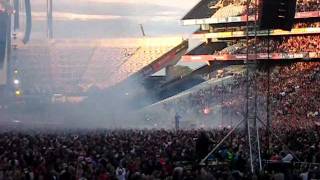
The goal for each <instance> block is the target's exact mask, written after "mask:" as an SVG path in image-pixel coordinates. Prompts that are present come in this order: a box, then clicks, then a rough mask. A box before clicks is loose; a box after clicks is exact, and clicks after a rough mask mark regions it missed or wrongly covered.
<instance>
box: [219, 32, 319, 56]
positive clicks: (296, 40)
mask: <svg viewBox="0 0 320 180" xmlns="http://www.w3.org/2000/svg"><path fill="white" fill-rule="evenodd" d="M319 50H320V36H319V35H303V36H285V37H280V38H279V37H272V38H258V39H257V41H256V43H255V40H254V39H250V40H249V53H250V54H253V53H254V51H256V52H257V53H268V52H269V53H307V52H319ZM215 53H216V54H219V55H223V54H246V53H247V42H246V41H245V40H236V41H231V42H228V46H227V47H226V48H224V49H222V50H221V51H218V52H215Z"/></svg>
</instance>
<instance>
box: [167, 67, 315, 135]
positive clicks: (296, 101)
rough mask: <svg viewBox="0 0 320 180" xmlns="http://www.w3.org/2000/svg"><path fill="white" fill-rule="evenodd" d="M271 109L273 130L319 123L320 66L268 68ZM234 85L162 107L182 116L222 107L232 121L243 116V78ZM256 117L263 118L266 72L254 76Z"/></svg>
mask: <svg viewBox="0 0 320 180" xmlns="http://www.w3.org/2000/svg"><path fill="white" fill-rule="evenodd" d="M271 68H272V70H271V71H272V73H271V75H270V76H271V77H270V99H271V101H270V102H271V103H270V107H271V117H272V123H273V127H274V128H276V129H279V128H280V127H285V128H291V129H300V128H309V127H312V126H315V125H317V124H319V123H320V104H319V102H320V96H319V93H318V92H320V88H319V87H320V86H319V85H320V84H319V83H320V81H319V80H320V63H318V62H309V63H294V64H289V65H286V66H275V67H271ZM233 79H234V82H233V83H231V84H230V83H229V84H227V83H226V82H225V83H223V81H222V82H219V83H217V84H215V85H211V86H207V87H206V88H203V89H201V90H199V91H196V92H192V93H190V94H189V95H188V97H183V98H177V99H176V100H173V101H171V102H167V103H166V104H165V107H166V109H168V110H170V109H171V110H172V109H175V110H176V111H177V112H179V114H180V115H182V116H184V115H185V114H186V113H187V112H188V111H190V110H192V111H195V112H196V113H199V114H203V109H206V108H208V107H213V106H214V105H217V104H219V105H222V106H223V107H224V109H225V111H224V114H225V115H224V116H225V119H226V120H227V119H228V118H233V116H235V115H236V114H239V113H242V112H244V104H245V97H246V96H245V92H246V84H247V80H246V77H245V75H244V74H233ZM256 83H257V86H258V96H259V98H258V105H259V112H258V113H259V115H261V117H262V118H265V117H266V101H267V100H266V97H267V88H266V87H267V86H268V78H267V73H266V71H265V70H261V71H259V73H258V76H257V81H256Z"/></svg>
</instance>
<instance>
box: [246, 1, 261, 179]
mask: <svg viewBox="0 0 320 180" xmlns="http://www.w3.org/2000/svg"><path fill="white" fill-rule="evenodd" d="M250 6H253V8H252V9H250ZM250 10H251V11H252V13H253V15H254V23H253V24H250V23H249V15H250ZM258 14H259V2H258V0H247V15H246V43H247V53H246V60H245V65H246V105H245V123H246V130H247V138H248V146H249V155H250V159H249V163H250V168H251V173H252V174H255V173H256V172H258V171H262V162H261V147H260V138H259V137H260V136H259V126H258V123H257V122H258V113H257V111H258V107H257V99H258V94H257V92H258V89H257V88H258V87H257V82H256V78H257V47H256V45H257V43H258V40H257V30H258V29H257V28H258ZM252 26H253V27H252ZM251 27H252V28H251ZM251 29H253V31H254V38H253V40H250V38H249V36H250V34H249V33H250V31H251ZM252 43H253V45H252V46H251V44H252ZM250 47H252V48H251V49H250Z"/></svg>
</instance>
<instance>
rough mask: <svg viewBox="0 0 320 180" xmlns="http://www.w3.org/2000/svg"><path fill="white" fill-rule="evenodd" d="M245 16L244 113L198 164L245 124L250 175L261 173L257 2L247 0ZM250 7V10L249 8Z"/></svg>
mask: <svg viewBox="0 0 320 180" xmlns="http://www.w3.org/2000/svg"><path fill="white" fill-rule="evenodd" d="M246 3H247V8H246V9H247V15H246V43H247V44H246V45H247V52H246V60H245V62H244V63H245V65H246V74H245V75H246V76H245V78H246V93H245V98H246V101H245V105H244V106H245V112H244V113H243V116H244V118H243V120H241V121H239V122H238V123H237V124H236V125H235V126H234V127H233V129H232V130H231V131H230V132H229V133H228V134H227V135H226V136H225V137H224V138H223V139H222V140H221V141H220V142H219V143H218V144H217V145H216V146H215V147H214V148H213V149H212V150H211V152H209V154H208V155H207V156H206V157H204V158H203V159H202V160H201V162H200V164H205V161H206V160H207V159H208V158H209V157H210V156H211V155H212V154H213V153H214V152H215V151H216V150H217V149H218V148H219V147H220V146H221V145H222V144H223V143H224V141H225V140H226V139H227V138H229V137H230V136H231V134H232V133H233V132H234V131H235V130H236V129H237V128H239V127H240V125H241V124H243V123H245V128H244V131H245V134H246V135H247V140H248V149H249V161H248V162H249V167H250V172H251V173H252V174H257V173H259V172H261V171H262V161H261V144H260V138H259V125H258V123H257V122H258V121H259V117H258V113H257V111H258V106H257V99H258V87H257V82H256V81H257V80H256V78H257V46H256V45H257V43H258V40H257V31H258V27H259V26H258V14H259V0H247V2H246ZM250 6H251V7H252V8H250ZM250 11H251V13H253V15H254V22H253V23H252V22H249V15H251V14H250ZM252 30H253V32H254V38H253V39H252V40H250V36H252V34H250V33H251V32H252Z"/></svg>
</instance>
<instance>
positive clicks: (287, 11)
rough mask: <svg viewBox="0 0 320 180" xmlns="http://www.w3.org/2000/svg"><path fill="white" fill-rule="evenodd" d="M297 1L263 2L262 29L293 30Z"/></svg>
mask: <svg viewBox="0 0 320 180" xmlns="http://www.w3.org/2000/svg"><path fill="white" fill-rule="evenodd" d="M296 4H297V0H261V1H260V5H262V8H260V9H261V12H260V16H259V17H260V29H282V30H291V29H292V27H293V24H294V17H295V13H296Z"/></svg>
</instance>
